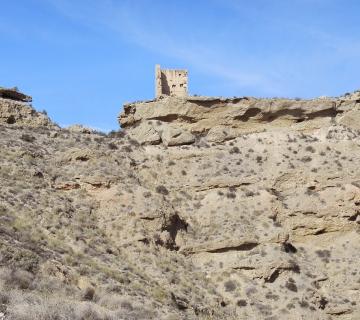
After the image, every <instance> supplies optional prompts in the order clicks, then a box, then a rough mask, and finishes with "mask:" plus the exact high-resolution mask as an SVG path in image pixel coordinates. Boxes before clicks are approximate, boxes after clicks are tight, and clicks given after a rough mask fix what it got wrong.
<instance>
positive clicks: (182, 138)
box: [161, 126, 195, 146]
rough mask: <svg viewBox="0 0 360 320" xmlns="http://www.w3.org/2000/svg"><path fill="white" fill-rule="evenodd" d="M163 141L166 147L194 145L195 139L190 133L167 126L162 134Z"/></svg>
mask: <svg viewBox="0 0 360 320" xmlns="http://www.w3.org/2000/svg"><path fill="white" fill-rule="evenodd" d="M161 139H162V142H163V143H164V145H166V146H178V145H184V144H192V143H194V142H195V137H194V135H193V134H191V133H190V132H188V131H186V130H183V129H181V128H177V127H170V126H166V127H164V128H163V130H162V133H161Z"/></svg>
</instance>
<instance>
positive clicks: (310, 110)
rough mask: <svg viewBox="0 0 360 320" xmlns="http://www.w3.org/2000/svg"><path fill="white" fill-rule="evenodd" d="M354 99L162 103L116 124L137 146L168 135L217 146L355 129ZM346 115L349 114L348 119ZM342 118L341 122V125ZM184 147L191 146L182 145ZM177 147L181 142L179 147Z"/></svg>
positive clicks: (136, 106) (133, 110)
mask: <svg viewBox="0 0 360 320" xmlns="http://www.w3.org/2000/svg"><path fill="white" fill-rule="evenodd" d="M359 107H360V104H359V103H358V96H357V94H354V95H352V96H347V97H341V98H337V99H335V98H332V99H330V98H324V99H315V100H290V99H256V98H248V97H244V98H232V99H225V98H211V97H187V98H176V97H166V98H162V99H158V100H154V101H145V102H139V103H131V104H127V105H125V106H124V111H123V112H122V113H121V114H120V116H119V123H120V125H121V126H122V127H123V128H125V129H131V130H128V132H129V134H132V135H133V136H134V137H135V138H137V139H138V140H139V141H140V142H141V143H145V144H146V143H148V144H156V143H160V142H161V141H162V140H165V141H163V142H165V143H166V142H167V140H168V139H167V138H166V136H165V139H162V133H163V131H164V130H165V135H166V132H167V131H168V129H170V128H171V129H173V130H177V131H181V132H183V131H185V132H188V133H191V134H195V135H197V136H199V135H201V136H202V137H205V136H206V139H207V141H209V142H221V141H224V140H228V139H232V138H234V137H237V136H240V135H242V134H244V133H250V132H261V131H265V130H268V129H270V130H271V129H272V128H274V127H290V128H292V129H294V130H299V131H300V130H309V129H313V128H320V127H324V126H327V125H329V121H330V120H332V119H336V120H339V123H343V122H346V124H347V125H350V123H349V121H350V118H352V117H353V115H354V112H356V117H357V118H356V119H354V120H353V121H352V123H351V127H352V128H355V129H359V128H360V125H359V124H358V123H359V121H357V120H358V119H359V118H358V117H359V116H358V114H357V113H358V111H359ZM349 111H352V113H351V112H350V114H349V113H348V112H349ZM344 113H346V114H347V117H346V118H345V119H343V120H341V119H342V116H343V115H344ZM187 142H188V143H192V142H194V140H192V141H191V140H189V139H188V141H187ZM179 144H181V142H180V143H179Z"/></svg>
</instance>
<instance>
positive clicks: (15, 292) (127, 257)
mask: <svg viewBox="0 0 360 320" xmlns="http://www.w3.org/2000/svg"><path fill="white" fill-rule="evenodd" d="M6 101H7V102H8V101H9V100H6ZM1 102H2V101H0V110H1V108H2V107H3V105H4V103H2V104H1ZM7 110H8V109H7ZM14 110H15V109H14ZM14 112H15V113H16V112H17V111H16V110H15V111H14ZM0 114H1V112H0ZM359 115H360V104H359V102H358V94H357V93H355V94H353V95H347V96H345V97H341V98H337V99H318V100H309V101H302V100H300V101H295V100H288V99H255V98H235V99H222V98H204V97H189V98H184V99H178V98H166V99H159V100H155V101H150V102H140V103H134V104H129V105H126V106H125V108H124V112H123V113H122V115H121V116H120V122H121V123H122V125H123V127H125V128H126V133H125V132H124V131H122V132H119V133H111V134H109V135H102V134H98V133H91V132H90V131H83V132H82V131H81V130H65V129H59V128H56V127H53V126H52V125H51V124H49V125H45V126H41V127H40V126H32V127H29V126H27V125H26V124H22V125H23V127H19V126H17V124H16V123H14V124H9V123H5V124H3V125H1V126H0V130H1V139H0V144H1V150H2V151H1V157H0V185H1V190H2V192H1V195H0V220H1V229H0V264H1V266H2V269H1V276H0V279H1V280H0V288H2V290H1V294H0V312H2V313H3V316H4V317H5V319H34V318H38V319H201V318H203V319H268V320H270V319H357V318H359V317H360V309H359V305H358V303H359V302H358V301H360V274H359V270H358V266H359V261H360V259H359V258H360V257H359V256H360V253H359V246H360V245H359V243H360V242H359V240H360V234H359V222H360V172H359V169H358V161H359V157H360V132H359V129H360V128H359V123H360V121H358V120H359V118H360V116H359ZM14 117H16V115H14ZM0 118H1V117H0Z"/></svg>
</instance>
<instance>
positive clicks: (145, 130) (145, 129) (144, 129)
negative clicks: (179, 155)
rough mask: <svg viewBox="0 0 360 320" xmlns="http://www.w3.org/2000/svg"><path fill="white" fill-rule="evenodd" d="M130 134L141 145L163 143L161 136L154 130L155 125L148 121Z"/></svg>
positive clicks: (130, 131)
mask: <svg viewBox="0 0 360 320" xmlns="http://www.w3.org/2000/svg"><path fill="white" fill-rule="evenodd" d="M128 134H129V136H130V137H131V138H133V139H135V140H136V141H138V142H139V143H141V144H159V143H160V142H161V138H160V134H159V133H158V132H157V131H156V130H155V129H154V126H153V124H152V123H151V122H147V121H146V122H143V123H140V124H139V125H138V126H137V127H135V128H132V129H131V130H129V131H128Z"/></svg>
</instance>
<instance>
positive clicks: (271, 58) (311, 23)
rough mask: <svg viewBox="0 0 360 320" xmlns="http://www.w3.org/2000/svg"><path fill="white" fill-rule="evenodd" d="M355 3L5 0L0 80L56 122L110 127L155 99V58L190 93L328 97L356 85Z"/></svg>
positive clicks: (359, 51) (0, 14)
mask: <svg viewBox="0 0 360 320" xmlns="http://www.w3.org/2000/svg"><path fill="white" fill-rule="evenodd" d="M359 15H360V1H357V0H271V1H270V0H268V1H266V0H247V1H244V0H181V1H180V0H172V1H170V0H136V1H135V0H13V1H3V3H2V4H1V11H0V40H1V45H0V75H1V77H0V86H8V87H10V86H18V87H19V88H20V89H21V90H22V91H24V92H25V93H28V94H30V95H32V96H33V101H34V102H33V104H34V106H35V107H36V108H37V109H38V110H43V109H46V110H47V111H48V114H49V115H50V116H51V117H52V119H53V120H54V121H56V122H57V123H59V124H60V125H69V124H73V123H82V124H85V125H89V126H92V127H94V128H99V129H102V130H106V131H108V130H111V129H118V123H117V119H116V117H117V114H118V113H119V111H120V110H121V108H122V105H123V103H125V102H129V101H135V100H142V99H151V98H153V96H154V66H155V64H156V63H159V64H161V65H162V66H163V67H168V68H187V69H188V70H189V76H190V81H189V91H190V93H191V94H201V95H212V96H243V95H247V96H259V97H269V96H282V97H304V98H310V97H316V96H320V95H328V96H335V95H340V94H342V93H344V92H347V91H354V90H356V89H359V88H360V76H359V75H360V59H359V57H360V23H359V20H358V19H359Z"/></svg>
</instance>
